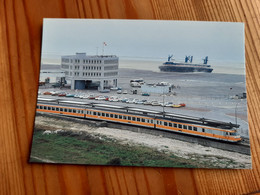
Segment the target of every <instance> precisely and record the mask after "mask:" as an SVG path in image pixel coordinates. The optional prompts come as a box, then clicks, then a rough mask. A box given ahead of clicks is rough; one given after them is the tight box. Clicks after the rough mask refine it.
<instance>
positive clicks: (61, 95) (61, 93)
mask: <svg viewBox="0 0 260 195" xmlns="http://www.w3.org/2000/svg"><path fill="white" fill-rule="evenodd" d="M58 96H59V97H65V96H66V93H65V92H60V93H59V94H58Z"/></svg>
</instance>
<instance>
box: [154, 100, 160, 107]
mask: <svg viewBox="0 0 260 195" xmlns="http://www.w3.org/2000/svg"><path fill="white" fill-rule="evenodd" d="M152 106H160V104H159V103H158V102H157V101H152Z"/></svg>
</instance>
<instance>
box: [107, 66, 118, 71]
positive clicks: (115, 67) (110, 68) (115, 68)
mask: <svg viewBox="0 0 260 195" xmlns="http://www.w3.org/2000/svg"><path fill="white" fill-rule="evenodd" d="M104 70H118V66H105V67H104Z"/></svg>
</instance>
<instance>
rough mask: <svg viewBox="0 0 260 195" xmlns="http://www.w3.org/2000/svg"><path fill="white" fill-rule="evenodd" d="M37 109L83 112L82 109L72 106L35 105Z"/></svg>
mask: <svg viewBox="0 0 260 195" xmlns="http://www.w3.org/2000/svg"><path fill="white" fill-rule="evenodd" d="M37 109H43V110H52V111H58V112H70V113H80V114H83V110H79V109H72V108H60V107H51V106H39V105H37Z"/></svg>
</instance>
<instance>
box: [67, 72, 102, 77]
mask: <svg viewBox="0 0 260 195" xmlns="http://www.w3.org/2000/svg"><path fill="white" fill-rule="evenodd" d="M65 74H66V72H65ZM70 76H72V72H70ZM74 76H94V77H101V73H100V72H83V73H82V74H81V73H80V72H74Z"/></svg>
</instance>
